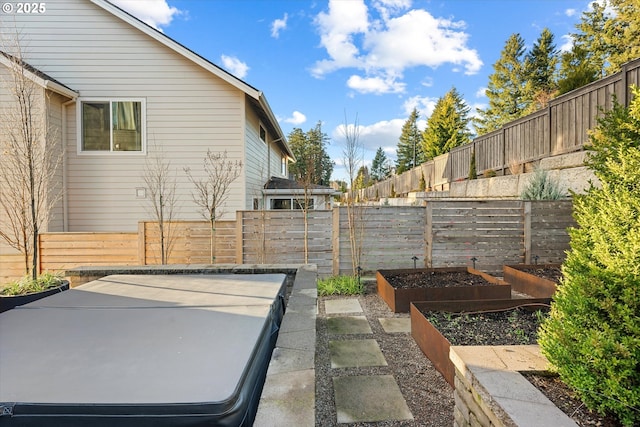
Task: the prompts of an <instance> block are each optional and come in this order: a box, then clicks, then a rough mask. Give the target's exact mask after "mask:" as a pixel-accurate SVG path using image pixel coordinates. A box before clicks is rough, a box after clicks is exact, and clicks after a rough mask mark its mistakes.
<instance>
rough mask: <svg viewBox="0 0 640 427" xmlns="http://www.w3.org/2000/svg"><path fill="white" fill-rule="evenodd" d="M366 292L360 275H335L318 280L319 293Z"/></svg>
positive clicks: (321, 294) (344, 293) (351, 293)
mask: <svg viewBox="0 0 640 427" xmlns="http://www.w3.org/2000/svg"><path fill="white" fill-rule="evenodd" d="M362 293H364V285H363V284H362V281H361V280H360V279H359V278H358V277H354V276H334V277H330V278H328V279H321V280H318V295H320V296H327V295H360V294H362Z"/></svg>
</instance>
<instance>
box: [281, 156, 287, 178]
mask: <svg viewBox="0 0 640 427" xmlns="http://www.w3.org/2000/svg"><path fill="white" fill-rule="evenodd" d="M280 173H281V174H282V176H287V156H285V155H283V156H282V158H281V159H280Z"/></svg>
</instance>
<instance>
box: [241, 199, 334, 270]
mask: <svg viewBox="0 0 640 427" xmlns="http://www.w3.org/2000/svg"><path fill="white" fill-rule="evenodd" d="M304 215H305V214H304V212H303V211H300V210H266V211H242V212H238V213H237V223H238V224H240V226H239V227H238V230H237V233H238V234H237V242H241V244H240V243H239V244H238V245H237V250H238V253H237V255H236V259H237V261H238V263H241V264H304V263H305V259H304V239H305V229H304ZM331 215H332V213H331V211H330V210H310V211H309V212H308V214H307V227H308V228H307V236H308V238H307V247H308V259H307V262H308V263H310V264H317V266H318V274H319V275H321V276H330V275H331V273H332V270H331V269H332V259H333V255H332V248H331V237H332V222H331V221H332V219H331V218H332V217H331Z"/></svg>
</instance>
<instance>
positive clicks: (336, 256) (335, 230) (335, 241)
mask: <svg viewBox="0 0 640 427" xmlns="http://www.w3.org/2000/svg"><path fill="white" fill-rule="evenodd" d="M331 214H332V219H333V223H332V226H331V240H332V246H333V253H332V256H333V267H332V274H333V275H334V276H339V275H340V206H336V207H334V208H333V211H332V212H331Z"/></svg>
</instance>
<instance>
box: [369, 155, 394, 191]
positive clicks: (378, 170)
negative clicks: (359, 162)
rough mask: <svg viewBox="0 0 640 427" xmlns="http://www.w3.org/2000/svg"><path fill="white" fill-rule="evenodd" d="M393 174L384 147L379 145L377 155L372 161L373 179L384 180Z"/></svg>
mask: <svg viewBox="0 0 640 427" xmlns="http://www.w3.org/2000/svg"><path fill="white" fill-rule="evenodd" d="M390 176H391V167H390V166H389V159H387V155H386V154H385V152H384V150H383V149H382V147H378V149H377V150H376V155H375V157H374V158H373V162H372V163H371V179H372V180H373V181H376V182H377V181H382V180H383V179H387V178H389V177H390Z"/></svg>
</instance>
